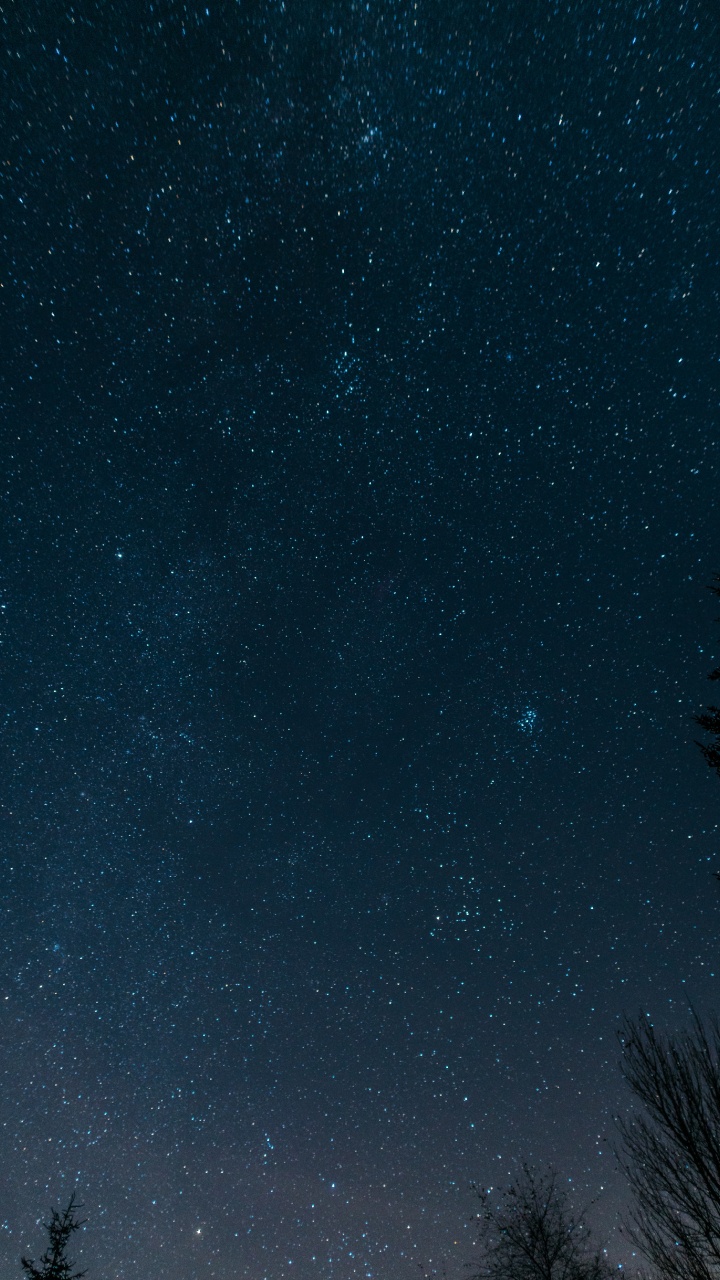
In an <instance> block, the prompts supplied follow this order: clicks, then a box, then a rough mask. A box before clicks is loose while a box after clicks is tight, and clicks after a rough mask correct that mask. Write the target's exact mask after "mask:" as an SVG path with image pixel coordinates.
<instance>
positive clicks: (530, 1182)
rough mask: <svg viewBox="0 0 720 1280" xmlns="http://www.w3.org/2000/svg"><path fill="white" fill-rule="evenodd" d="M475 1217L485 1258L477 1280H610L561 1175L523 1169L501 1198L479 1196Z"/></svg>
mask: <svg viewBox="0 0 720 1280" xmlns="http://www.w3.org/2000/svg"><path fill="white" fill-rule="evenodd" d="M479 1194H480V1201H481V1208H480V1210H479V1212H478V1213H477V1214H476V1215H475V1222H476V1223H477V1227H478V1238H479V1244H480V1257H479V1259H478V1260H477V1262H473V1263H470V1264H469V1265H470V1266H471V1267H472V1268H473V1273H472V1280H607V1278H608V1277H609V1275H610V1267H609V1265H608V1263H607V1262H606V1261H605V1259H604V1257H603V1255H602V1251H601V1250H599V1249H593V1248H592V1247H591V1244H590V1234H591V1233H590V1230H589V1228H588V1227H587V1226H586V1225H585V1222H584V1215H583V1214H582V1213H576V1212H575V1211H574V1210H573V1208H572V1206H571V1203H570V1198H569V1195H568V1192H567V1190H566V1188H565V1187H564V1186H562V1185H561V1183H560V1180H559V1176H558V1174H557V1173H556V1172H555V1171H554V1170H552V1169H549V1170H547V1171H546V1172H542V1173H538V1172H537V1171H536V1170H534V1169H532V1168H530V1167H529V1166H528V1165H523V1167H522V1170H521V1172H520V1174H519V1175H518V1177H517V1178H516V1179H515V1181H514V1182H513V1183H512V1184H511V1185H510V1186H509V1187H508V1188H507V1189H506V1190H504V1191H501V1192H500V1193H499V1194H497V1193H496V1196H493V1193H492V1192H490V1191H485V1192H480V1193H479Z"/></svg>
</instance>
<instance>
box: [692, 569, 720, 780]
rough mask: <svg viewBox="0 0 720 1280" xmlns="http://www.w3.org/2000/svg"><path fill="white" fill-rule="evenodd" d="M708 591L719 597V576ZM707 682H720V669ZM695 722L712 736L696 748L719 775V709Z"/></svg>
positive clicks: (706, 709) (711, 707) (696, 717)
mask: <svg viewBox="0 0 720 1280" xmlns="http://www.w3.org/2000/svg"><path fill="white" fill-rule="evenodd" d="M708 591H712V593H713V595H716V596H720V574H715V582H714V583H713V584H712V586H710V587H708ZM708 680H720V667H716V668H715V670H714V671H711V672H710V675H709V676H708ZM695 722H696V724H699V725H700V728H701V729H705V731H706V732H707V733H710V734H712V737H713V739H714V741H712V742H698V746H699V748H700V750H701V751H702V753H703V755H704V757H705V759H706V761H707V763H708V764H709V766H710V768H711V769H714V770H715V772H716V773H717V774H719V775H720V707H715V706H710V707H706V708H705V710H704V712H703V713H702V714H701V715H699V716H695Z"/></svg>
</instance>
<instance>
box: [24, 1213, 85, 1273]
mask: <svg viewBox="0 0 720 1280" xmlns="http://www.w3.org/2000/svg"><path fill="white" fill-rule="evenodd" d="M81 1208H82V1205H79V1204H76V1203H75V1192H73V1194H72V1195H71V1197H70V1203H69V1204H68V1207H67V1209H66V1210H65V1212H64V1213H58V1211H57V1209H51V1210H50V1214H51V1217H50V1221H49V1222H46V1223H45V1230H46V1231H47V1233H48V1236H49V1238H50V1239H49V1244H48V1247H47V1249H46V1250H45V1252H44V1254H43V1256H42V1258H41V1259H40V1262H39V1263H35V1262H33V1260H32V1258H21V1259H20V1264H21V1266H22V1269H23V1271H24V1272H25V1275H26V1277H27V1280H82V1276H84V1275H85V1272H84V1271H73V1266H74V1265H75V1264H74V1263H73V1262H71V1261H70V1259H69V1258H68V1256H67V1247H68V1244H69V1242H70V1237H71V1236H72V1234H73V1232H74V1231H79V1230H80V1228H81V1226H82V1225H83V1222H82V1221H80V1219H79V1218H78V1216H77V1211H78V1209H81Z"/></svg>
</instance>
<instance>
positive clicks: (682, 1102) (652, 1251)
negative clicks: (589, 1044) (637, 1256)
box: [620, 1015, 720, 1280]
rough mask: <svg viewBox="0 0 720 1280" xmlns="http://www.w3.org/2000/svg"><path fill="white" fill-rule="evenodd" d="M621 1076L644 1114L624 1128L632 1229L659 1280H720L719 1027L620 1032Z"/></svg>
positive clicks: (638, 1022) (629, 1024) (639, 1027)
mask: <svg viewBox="0 0 720 1280" xmlns="http://www.w3.org/2000/svg"><path fill="white" fill-rule="evenodd" d="M621 1043H622V1068H623V1074H624V1076H625V1079H626V1080H627V1082H628V1084H629V1085H630V1088H631V1089H632V1091H633V1093H634V1095H635V1097H636V1098H637V1100H638V1101H639V1102H640V1103H642V1106H643V1113H642V1114H640V1115H638V1116H635V1117H633V1118H632V1119H630V1120H629V1121H621V1122H620V1130H621V1133H622V1137H623V1144H624V1155H623V1156H622V1157H621V1160H622V1164H623V1168H624V1170H625V1173H626V1175H627V1177H628V1180H629V1182H630V1186H631V1188H632V1191H633V1193H634V1198H635V1210H634V1212H633V1213H632V1215H631V1218H630V1221H629V1222H628V1224H627V1227H626V1230H627V1232H628V1234H629V1236H630V1238H631V1240H632V1241H633V1243H634V1244H635V1245H636V1246H637V1248H638V1249H640V1251H641V1252H642V1253H643V1254H644V1256H645V1257H646V1258H647V1260H648V1262H649V1263H650V1264H651V1267H652V1270H653V1273H654V1274H655V1275H656V1276H657V1277H659V1280H717V1278H718V1276H719V1275H720V1024H719V1023H718V1021H717V1019H713V1020H712V1021H711V1022H710V1023H709V1024H707V1025H706V1024H703V1023H702V1022H701V1021H700V1019H699V1018H698V1017H697V1016H695V1015H694V1020H693V1024H692V1027H691V1029H690V1030H689V1031H686V1032H684V1033H682V1034H680V1035H676V1036H668V1037H664V1036H661V1035H660V1034H659V1033H658V1032H657V1031H656V1030H655V1029H654V1027H653V1026H652V1023H650V1022H649V1021H648V1019H646V1018H638V1019H628V1020H626V1022H625V1025H624V1028H623V1030H622V1033H621Z"/></svg>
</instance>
